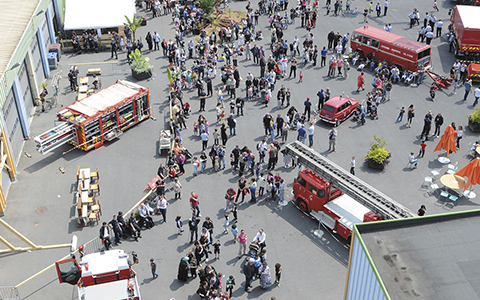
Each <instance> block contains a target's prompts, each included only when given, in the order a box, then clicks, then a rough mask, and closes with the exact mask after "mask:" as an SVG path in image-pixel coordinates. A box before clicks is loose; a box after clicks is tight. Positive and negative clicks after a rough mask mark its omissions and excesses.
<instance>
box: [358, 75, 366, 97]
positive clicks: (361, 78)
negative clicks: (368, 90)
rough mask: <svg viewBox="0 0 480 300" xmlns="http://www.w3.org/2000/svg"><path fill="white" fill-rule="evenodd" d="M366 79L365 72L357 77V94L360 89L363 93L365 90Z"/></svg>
mask: <svg viewBox="0 0 480 300" xmlns="http://www.w3.org/2000/svg"><path fill="white" fill-rule="evenodd" d="M364 86H365V77H364V76H363V72H360V74H359V75H358V77H357V93H358V92H360V89H362V91H364V90H365V87H364Z"/></svg>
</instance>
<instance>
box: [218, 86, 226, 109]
mask: <svg viewBox="0 0 480 300" xmlns="http://www.w3.org/2000/svg"><path fill="white" fill-rule="evenodd" d="M217 94H218V103H219V104H220V106H221V108H223V107H224V106H223V93H222V90H221V89H220V88H217Z"/></svg>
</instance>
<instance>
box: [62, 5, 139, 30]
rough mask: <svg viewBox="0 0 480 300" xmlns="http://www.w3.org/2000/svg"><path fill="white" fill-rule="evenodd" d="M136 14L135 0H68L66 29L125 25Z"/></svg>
mask: <svg viewBox="0 0 480 300" xmlns="http://www.w3.org/2000/svg"><path fill="white" fill-rule="evenodd" d="M134 14H135V1H134V0H66V1H65V24H64V29H65V30H75V29H96V28H107V27H118V26H123V23H124V22H126V19H125V16H127V17H128V18H129V19H130V20H131V19H132V18H133V15H134Z"/></svg>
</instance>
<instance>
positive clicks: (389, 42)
mask: <svg viewBox="0 0 480 300" xmlns="http://www.w3.org/2000/svg"><path fill="white" fill-rule="evenodd" d="M350 45H351V46H350V47H351V48H352V50H354V51H357V52H358V53H359V55H360V57H362V58H371V59H373V60H376V61H383V60H386V61H387V63H388V64H389V65H397V66H398V67H399V69H400V70H410V71H417V70H418V67H419V66H420V65H422V64H423V65H425V66H428V65H429V64H430V61H431V53H430V52H431V51H430V50H431V47H430V45H427V44H424V43H420V42H417V41H414V40H412V39H409V38H406V37H403V36H400V35H398V34H395V33H391V32H388V31H385V30H382V29H379V28H376V27H372V26H363V27H360V28H358V29H356V30H354V31H353V34H352V37H351V42H350Z"/></svg>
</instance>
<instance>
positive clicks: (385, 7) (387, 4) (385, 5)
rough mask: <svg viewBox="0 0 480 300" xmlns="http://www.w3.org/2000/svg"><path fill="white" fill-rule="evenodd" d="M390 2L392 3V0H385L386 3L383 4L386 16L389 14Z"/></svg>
mask: <svg viewBox="0 0 480 300" xmlns="http://www.w3.org/2000/svg"><path fill="white" fill-rule="evenodd" d="M389 4H390V0H385V3H384V4H383V15H384V16H386V15H387V10H388V6H389Z"/></svg>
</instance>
